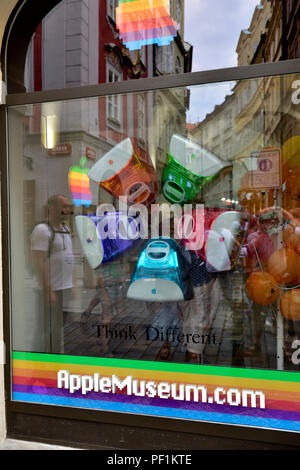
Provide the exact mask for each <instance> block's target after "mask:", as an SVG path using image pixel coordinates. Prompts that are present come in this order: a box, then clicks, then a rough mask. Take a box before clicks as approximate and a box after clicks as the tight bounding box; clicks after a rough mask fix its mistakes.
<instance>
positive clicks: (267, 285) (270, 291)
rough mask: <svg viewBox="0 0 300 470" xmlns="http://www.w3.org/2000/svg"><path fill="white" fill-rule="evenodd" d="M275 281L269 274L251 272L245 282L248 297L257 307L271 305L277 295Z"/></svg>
mask: <svg viewBox="0 0 300 470" xmlns="http://www.w3.org/2000/svg"><path fill="white" fill-rule="evenodd" d="M276 284H277V282H276V279H275V278H274V277H273V276H271V274H269V273H262V272H259V271H257V272H253V273H251V274H250V275H249V277H248V279H247V281H246V292H247V295H248V297H249V298H250V299H251V300H253V302H255V303H256V304H258V305H271V304H272V303H274V302H275V301H276V300H277V298H278V295H279V289H278V288H277V287H276Z"/></svg>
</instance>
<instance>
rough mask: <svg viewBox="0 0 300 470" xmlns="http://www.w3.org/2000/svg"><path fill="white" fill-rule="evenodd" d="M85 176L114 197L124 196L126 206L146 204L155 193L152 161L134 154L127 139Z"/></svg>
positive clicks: (152, 198)
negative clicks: (126, 201) (126, 202)
mask: <svg viewBox="0 0 300 470" xmlns="http://www.w3.org/2000/svg"><path fill="white" fill-rule="evenodd" d="M88 176H89V178H90V179H91V180H93V181H95V182H96V183H98V184H99V185H100V186H101V187H102V188H104V189H105V190H106V191H108V192H109V193H110V194H112V195H113V196H114V197H116V198H120V197H127V199H128V203H129V204H145V205H149V204H151V203H152V202H153V201H154V199H155V198H156V196H157V194H158V181H157V177H156V172H155V169H154V166H153V164H152V161H151V159H150V157H149V156H146V157H145V158H142V157H141V156H140V155H138V152H136V151H135V150H134V148H133V144H132V142H131V139H130V138H127V139H124V140H123V141H122V142H120V143H119V144H117V145H115V146H114V147H113V148H112V149H111V150H110V151H109V152H107V153H106V154H105V155H103V156H102V157H101V158H99V160H98V161H97V162H96V163H95V164H94V165H93V167H92V168H91V169H90V171H89V172H88Z"/></svg>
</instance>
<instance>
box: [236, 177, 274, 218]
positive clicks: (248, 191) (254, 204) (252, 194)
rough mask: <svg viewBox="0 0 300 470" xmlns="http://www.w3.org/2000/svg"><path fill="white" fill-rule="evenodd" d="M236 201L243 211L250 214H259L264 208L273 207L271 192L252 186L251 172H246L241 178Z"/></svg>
mask: <svg viewBox="0 0 300 470" xmlns="http://www.w3.org/2000/svg"><path fill="white" fill-rule="evenodd" d="M238 200H239V203H240V205H241V206H242V208H243V209H247V210H248V211H249V212H250V213H251V214H256V213H258V212H260V211H261V210H262V209H263V208H264V207H271V206H273V205H274V196H273V191H271V190H269V189H264V188H259V189H258V188H255V187H254V186H253V172H252V171H248V172H247V173H245V174H244V175H243V176H242V179H241V185H240V189H239V191H238Z"/></svg>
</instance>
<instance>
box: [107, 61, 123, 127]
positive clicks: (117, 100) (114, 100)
mask: <svg viewBox="0 0 300 470" xmlns="http://www.w3.org/2000/svg"><path fill="white" fill-rule="evenodd" d="M106 74H107V83H115V82H119V81H121V77H122V75H121V73H120V72H119V71H118V70H116V69H115V68H114V67H113V66H112V65H111V64H110V63H107V65H106ZM106 111H107V119H108V120H110V121H112V122H114V123H116V124H120V123H121V120H122V98H121V97H120V96H117V95H116V96H109V97H108V98H107V100H106Z"/></svg>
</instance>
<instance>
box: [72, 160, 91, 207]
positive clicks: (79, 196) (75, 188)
mask: <svg viewBox="0 0 300 470" xmlns="http://www.w3.org/2000/svg"><path fill="white" fill-rule="evenodd" d="M85 162H86V157H82V158H81V160H80V164H79V165H74V166H72V167H71V168H70V170H69V188H70V191H71V194H72V200H73V203H74V204H75V206H87V207H89V206H90V205H91V203H92V199H93V196H92V193H91V190H90V179H89V177H88V175H87V174H88V171H89V168H84V165H85Z"/></svg>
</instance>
